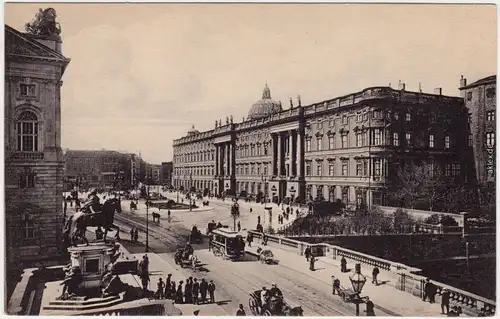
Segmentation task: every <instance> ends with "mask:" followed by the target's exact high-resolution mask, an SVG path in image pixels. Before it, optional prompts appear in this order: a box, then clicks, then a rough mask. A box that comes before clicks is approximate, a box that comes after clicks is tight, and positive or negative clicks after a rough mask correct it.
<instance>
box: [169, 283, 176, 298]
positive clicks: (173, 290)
mask: <svg viewBox="0 0 500 319" xmlns="http://www.w3.org/2000/svg"><path fill="white" fill-rule="evenodd" d="M175 287H177V286H176V285H175V281H173V280H172V285H171V286H170V299H173V300H174V301H175V298H176V292H177V290H176V289H175Z"/></svg>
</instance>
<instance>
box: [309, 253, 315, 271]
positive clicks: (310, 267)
mask: <svg viewBox="0 0 500 319" xmlns="http://www.w3.org/2000/svg"><path fill="white" fill-rule="evenodd" d="M315 261H316V259H315V258H314V256H311V260H310V261H309V270H311V271H314V262H315Z"/></svg>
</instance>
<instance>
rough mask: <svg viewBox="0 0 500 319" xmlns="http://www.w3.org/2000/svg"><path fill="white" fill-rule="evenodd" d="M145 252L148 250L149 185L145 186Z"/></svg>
mask: <svg viewBox="0 0 500 319" xmlns="http://www.w3.org/2000/svg"><path fill="white" fill-rule="evenodd" d="M146 252H149V185H148V186H146Z"/></svg>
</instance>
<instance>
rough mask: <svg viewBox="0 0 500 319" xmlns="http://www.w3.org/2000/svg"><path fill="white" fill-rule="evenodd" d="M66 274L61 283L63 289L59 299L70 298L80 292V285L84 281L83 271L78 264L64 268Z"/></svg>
mask: <svg viewBox="0 0 500 319" xmlns="http://www.w3.org/2000/svg"><path fill="white" fill-rule="evenodd" d="M63 270H64V272H65V274H66V276H65V278H64V281H63V282H62V283H61V285H62V286H63V291H62V293H61V295H60V296H59V297H58V298H57V299H62V300H65V299H69V298H71V297H73V296H75V295H76V294H77V293H78V286H79V285H80V284H81V283H82V281H83V277H82V271H81V269H80V267H78V266H73V267H72V266H71V264H70V265H68V266H66V267H65V268H64V269H63Z"/></svg>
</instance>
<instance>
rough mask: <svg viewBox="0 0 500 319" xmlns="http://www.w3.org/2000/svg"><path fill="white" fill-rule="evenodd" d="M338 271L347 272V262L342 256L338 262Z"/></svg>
mask: <svg viewBox="0 0 500 319" xmlns="http://www.w3.org/2000/svg"><path fill="white" fill-rule="evenodd" d="M340 271H341V272H347V260H346V259H345V257H344V256H342V259H341V260H340Z"/></svg>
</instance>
